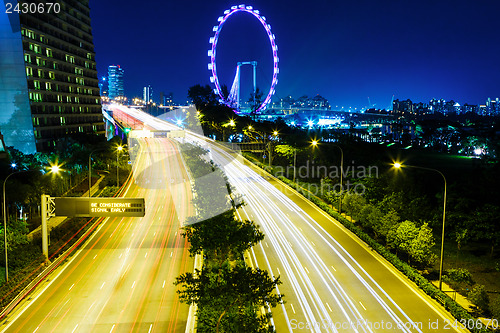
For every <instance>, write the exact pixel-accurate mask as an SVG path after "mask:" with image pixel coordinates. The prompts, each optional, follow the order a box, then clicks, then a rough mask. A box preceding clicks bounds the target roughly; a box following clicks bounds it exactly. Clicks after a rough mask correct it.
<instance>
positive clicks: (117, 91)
mask: <svg viewBox="0 0 500 333" xmlns="http://www.w3.org/2000/svg"><path fill="white" fill-rule="evenodd" d="M123 73H124V71H123V68H121V67H120V65H111V66H109V67H108V96H109V99H111V100H113V99H115V98H116V97H123V96H125V92H124V89H123Z"/></svg>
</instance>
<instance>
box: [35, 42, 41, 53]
mask: <svg viewBox="0 0 500 333" xmlns="http://www.w3.org/2000/svg"><path fill="white" fill-rule="evenodd" d="M33 51H35V53H38V54H40V53H42V48H41V47H40V45H38V44H33Z"/></svg>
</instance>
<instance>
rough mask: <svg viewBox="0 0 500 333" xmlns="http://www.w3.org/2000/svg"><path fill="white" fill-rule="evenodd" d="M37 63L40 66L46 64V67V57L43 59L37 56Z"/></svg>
mask: <svg viewBox="0 0 500 333" xmlns="http://www.w3.org/2000/svg"><path fill="white" fill-rule="evenodd" d="M36 64H37V65H38V66H44V67H45V60H44V59H42V58H38V57H37V58H36Z"/></svg>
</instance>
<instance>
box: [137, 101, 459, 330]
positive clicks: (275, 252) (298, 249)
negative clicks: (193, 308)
mask: <svg viewBox="0 0 500 333" xmlns="http://www.w3.org/2000/svg"><path fill="white" fill-rule="evenodd" d="M132 112H133V113H136V112H137V111H135V110H134V111H132ZM136 116H137V117H138V118H140V119H142V120H143V121H144V122H145V123H147V124H149V125H152V127H154V128H156V129H160V128H164V129H178V128H177V127H176V126H175V127H172V126H173V125H172V124H166V123H164V124H161V122H159V121H158V120H156V119H155V120H148V116H147V115H144V114H136ZM186 133H187V134H186V139H187V140H191V141H192V142H193V143H198V144H200V145H202V146H203V145H204V146H206V147H207V148H208V149H209V150H210V153H209V155H210V158H211V159H213V160H214V161H215V162H216V163H217V164H218V165H220V166H221V167H222V168H223V169H224V170H225V172H226V174H227V176H228V179H229V181H230V182H231V184H232V185H233V186H234V187H235V188H236V189H237V190H238V191H239V192H240V193H241V194H243V195H244V200H245V202H246V204H247V205H246V206H244V207H243V208H242V209H240V211H239V214H240V216H241V217H242V218H244V219H251V220H254V221H256V222H257V223H258V224H259V225H260V226H261V228H262V230H263V231H264V233H265V235H266V238H265V240H264V241H263V242H261V244H259V245H258V246H256V247H254V249H253V250H252V251H251V254H250V259H251V261H252V265H254V266H258V267H261V268H264V269H267V270H268V271H269V272H270V273H271V275H274V276H278V275H279V276H280V277H281V279H282V281H283V284H282V285H281V286H279V292H280V293H283V294H285V300H286V303H285V304H283V305H280V306H278V307H277V308H276V309H275V310H273V317H274V320H273V322H274V325H275V327H276V330H277V332H387V331H397V332H443V331H447V332H448V331H458V332H466V330H462V329H459V328H456V327H454V326H455V325H453V323H454V318H453V317H452V316H451V315H450V314H449V313H447V312H445V311H443V309H442V308H441V307H440V306H439V305H438V304H437V302H435V301H433V300H431V299H430V298H429V297H428V296H426V295H425V294H424V293H423V292H422V291H420V290H419V289H418V288H417V287H416V286H415V285H414V284H413V283H411V282H409V281H408V280H407V279H406V278H405V277H404V276H403V275H402V274H401V273H400V272H398V271H397V270H396V269H394V268H393V267H392V266H391V265H390V264H389V263H388V262H387V261H385V260H384V259H383V258H381V257H380V256H379V255H378V254H376V253H375V252H374V251H373V250H371V249H370V248H369V247H368V246H366V244H364V243H363V242H362V241H360V240H359V239H358V238H357V237H356V236H354V235H353V234H352V233H350V232H349V231H348V230H346V229H345V228H344V227H343V226H341V225H340V224H339V223H338V222H337V221H335V220H334V219H332V218H331V217H329V216H327V215H326V214H325V213H324V212H322V211H321V210H319V209H318V208H316V207H315V206H314V205H312V204H311V203H310V202H309V201H307V200H305V199H304V198H303V197H302V196H300V195H298V194H297V193H296V192H295V191H293V190H291V189H290V188H289V187H287V186H285V185H284V184H283V183H281V182H280V181H277V180H276V179H274V178H272V177H269V176H268V175H266V174H265V173H264V172H263V171H261V170H260V169H258V168H257V167H255V166H253V165H251V164H250V163H248V162H246V161H245V160H243V159H241V158H240V157H238V155H237V154H234V153H230V152H228V151H227V150H226V149H225V148H223V147H222V146H221V145H219V144H217V143H215V142H213V141H211V140H207V139H206V138H203V137H201V136H200V135H198V134H195V133H189V132H186Z"/></svg>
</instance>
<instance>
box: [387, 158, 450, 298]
mask: <svg viewBox="0 0 500 333" xmlns="http://www.w3.org/2000/svg"><path fill="white" fill-rule="evenodd" d="M394 167H395V168H396V169H400V168H402V167H403V165H402V164H401V163H394ZM405 167H410V168H415V169H422V170H428V171H434V172H437V173H439V174H440V175H441V177H443V180H444V195H443V228H442V231H441V256H440V259H439V290H442V284H443V280H442V276H443V257H444V225H445V221H446V177H445V176H444V175H443V173H442V172H441V171H439V170H436V169H432V168H425V167H419V166H414V165H405Z"/></svg>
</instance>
